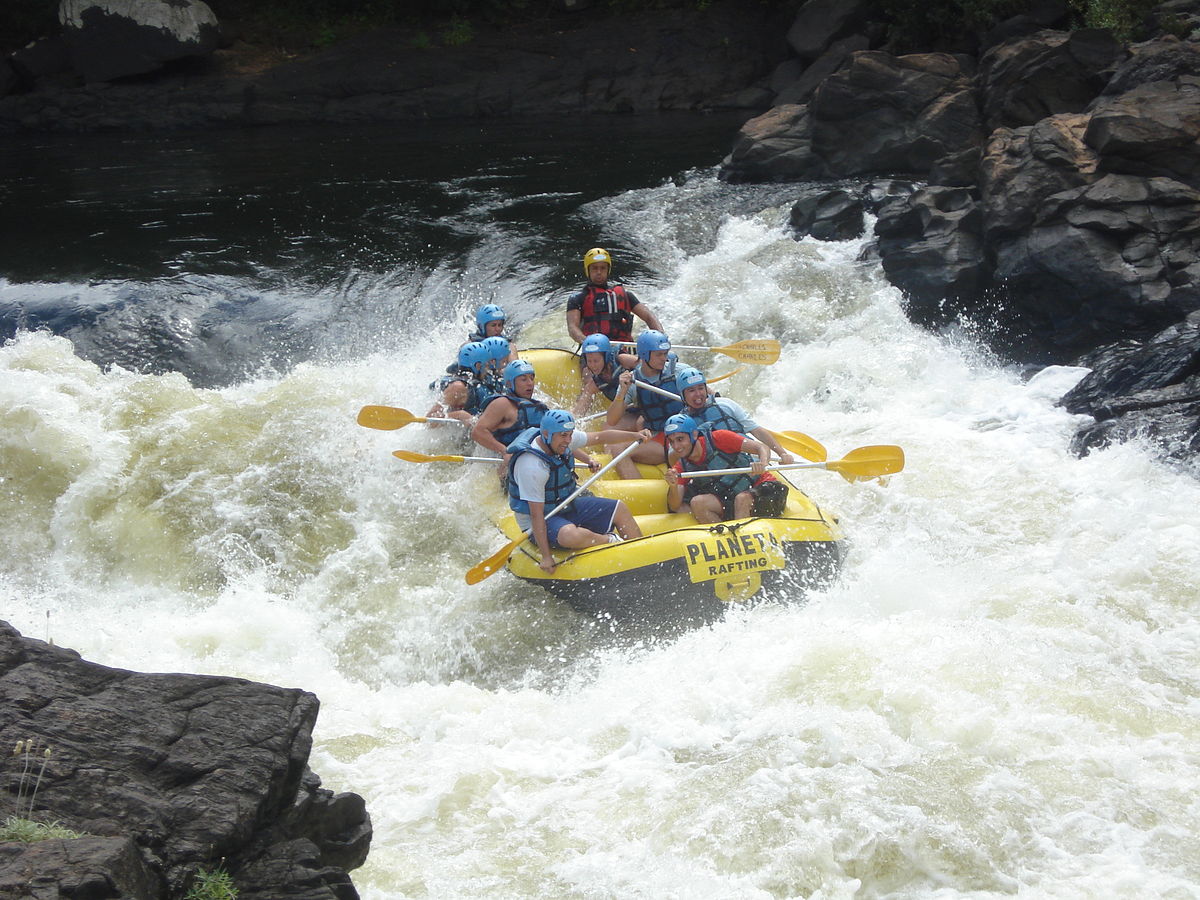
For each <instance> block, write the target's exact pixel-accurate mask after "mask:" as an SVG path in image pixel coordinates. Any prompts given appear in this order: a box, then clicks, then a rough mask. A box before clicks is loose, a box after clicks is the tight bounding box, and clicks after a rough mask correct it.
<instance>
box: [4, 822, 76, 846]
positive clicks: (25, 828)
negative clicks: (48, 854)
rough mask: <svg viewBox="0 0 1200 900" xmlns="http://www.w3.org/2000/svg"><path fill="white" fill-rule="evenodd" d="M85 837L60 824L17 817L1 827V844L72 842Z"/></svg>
mask: <svg viewBox="0 0 1200 900" xmlns="http://www.w3.org/2000/svg"><path fill="white" fill-rule="evenodd" d="M83 836H84V835H83V834H82V833H80V832H78V831H72V830H71V829H70V828H67V827H66V826H65V825H60V824H59V823H58V822H49V823H46V822H33V821H31V820H29V819H21V818H18V817H17V816H9V817H8V818H7V819H5V820H4V824H2V825H0V843H2V842H4V841H20V842H21V843H23V844H32V843H35V842H36V841H52V840H65V841H70V840H74V839H75V838H78V837H83Z"/></svg>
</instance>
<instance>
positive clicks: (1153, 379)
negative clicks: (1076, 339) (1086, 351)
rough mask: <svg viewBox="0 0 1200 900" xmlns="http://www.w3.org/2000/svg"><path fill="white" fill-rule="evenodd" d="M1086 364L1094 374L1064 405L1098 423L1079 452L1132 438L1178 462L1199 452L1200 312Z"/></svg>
mask: <svg viewBox="0 0 1200 900" xmlns="http://www.w3.org/2000/svg"><path fill="white" fill-rule="evenodd" d="M1082 362H1083V363H1084V364H1085V365H1087V366H1089V367H1090V368H1091V369H1092V371H1091V372H1090V373H1089V374H1087V375H1086V376H1084V378H1083V380H1082V381H1080V382H1079V384H1077V385H1076V386H1075V387H1074V388H1073V389H1072V390H1070V391H1069V392H1068V393H1067V394H1066V396H1065V397H1063V399H1062V401H1061V403H1062V405H1063V406H1064V407H1066V409H1067V410H1068V411H1069V412H1072V413H1084V414H1087V415H1090V416H1092V417H1093V418H1094V419H1095V422H1094V423H1093V424H1091V425H1088V426H1086V427H1084V428H1083V429H1081V430H1080V432H1079V433H1078V434H1077V435H1076V436H1075V440H1074V442H1073V444H1072V448H1073V449H1074V450H1075V451H1076V452H1077V453H1081V454H1082V453H1087V452H1089V451H1090V450H1093V449H1096V448H1099V447H1104V446H1106V445H1107V444H1109V443H1112V442H1114V441H1123V440H1131V439H1142V440H1149V441H1153V442H1154V443H1156V444H1157V445H1158V446H1160V447H1162V448H1163V449H1164V451H1165V452H1166V454H1167V455H1168V456H1170V457H1173V458H1176V459H1194V457H1195V456H1196V454H1197V452H1200V312H1194V313H1192V314H1190V315H1189V316H1188V317H1187V318H1186V319H1185V320H1184V321H1182V322H1180V323H1177V324H1175V325H1172V326H1170V327H1169V328H1167V329H1165V330H1164V331H1162V332H1161V333H1159V334H1157V335H1155V336H1154V337H1153V338H1151V339H1150V340H1148V341H1145V342H1125V343H1123V344H1120V345H1116V346H1112V347H1105V348H1101V349H1100V350H1097V351H1096V352H1094V353H1092V354H1090V355H1089V356H1088V357H1085V359H1084V360H1083V361H1082Z"/></svg>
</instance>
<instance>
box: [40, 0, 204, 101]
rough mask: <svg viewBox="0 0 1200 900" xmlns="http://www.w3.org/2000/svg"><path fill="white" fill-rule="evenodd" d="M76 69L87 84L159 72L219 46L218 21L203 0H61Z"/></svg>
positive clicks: (72, 59) (66, 33) (64, 27)
mask: <svg viewBox="0 0 1200 900" xmlns="http://www.w3.org/2000/svg"><path fill="white" fill-rule="evenodd" d="M58 18H59V21H60V22H61V23H62V26H63V35H64V38H65V40H66V44H67V49H68V52H69V54H70V57H71V66H72V68H73V69H74V70H75V71H76V72H77V73H78V74H79V75H81V76H82V77H83V79H84V81H88V82H93V81H112V80H113V79H115V78H123V77H126V76H129V75H142V74H144V73H146V72H154V71H156V70H157V69H159V68H161V67H162V66H163V64H164V63H168V62H171V61H173V60H177V59H184V58H186V57H200V56H207V55H208V54H210V53H212V52H213V51H214V50H215V49H216V48H217V43H218V41H219V38H220V26H219V25H218V24H217V17H216V16H215V15H213V11H212V10H211V9H209V7H208V5H207V4H205V3H203V2H201V0H103V2H99V0H61V2H60V4H59V7H58Z"/></svg>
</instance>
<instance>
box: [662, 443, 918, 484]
mask: <svg viewBox="0 0 1200 900" xmlns="http://www.w3.org/2000/svg"><path fill="white" fill-rule="evenodd" d="M785 469H828V470H830V471H831V472H837V473H838V474H839V475H841V476H842V477H843V478H845V479H846V480H847V481H854V480H856V479H858V478H878V477H880V476H882V475H891V474H893V473H895V472H900V471H903V469H904V451H903V450H902V449H901V448H900V447H897V446H895V445H892V444H880V445H874V446H868V447H859V448H857V449H855V450H851V451H850V452H849V453H847V454H846V456H845V457H844V458H843V459H831V460H829V461H828V462H808V463H788V464H787V465H774V466H767V467H766V471H768V472H778V471H781V470H785ZM753 471H754V470H753V469H752V468H751V467H750V466H744V467H741V468H736V469H702V470H700V471H698V472H682V473H680V475H679V477H680V478H719V477H721V476H722V475H743V474H746V473H749V472H753Z"/></svg>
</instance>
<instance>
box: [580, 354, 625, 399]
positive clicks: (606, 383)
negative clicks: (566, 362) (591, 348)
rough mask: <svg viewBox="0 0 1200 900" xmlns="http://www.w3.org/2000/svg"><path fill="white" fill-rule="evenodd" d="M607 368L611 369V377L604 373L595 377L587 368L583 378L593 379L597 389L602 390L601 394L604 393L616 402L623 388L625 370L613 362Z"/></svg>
mask: <svg viewBox="0 0 1200 900" xmlns="http://www.w3.org/2000/svg"><path fill="white" fill-rule="evenodd" d="M606 368H611V370H612V374H611V375H605V374H604V373H603V372H601V373H600V374H599V375H593V374H592V373H591V372H590V371H588V369H587V368H586V367H585V368H584V370H583V377H584V378H590V379H592V381H594V382H596V387H597V388H599V389H600V393H602V394H603V395H604V396H605V397H607V398H608V399H609V400H615V399H616V397H617V391H618V390H619V389H620V387H621V383H620V379H621V373H622V372H624V371H625V369H624V368H623V367H621V366H618V365H617V364H616V363H612V362H610V363H609V364H608V365H607V366H606Z"/></svg>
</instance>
